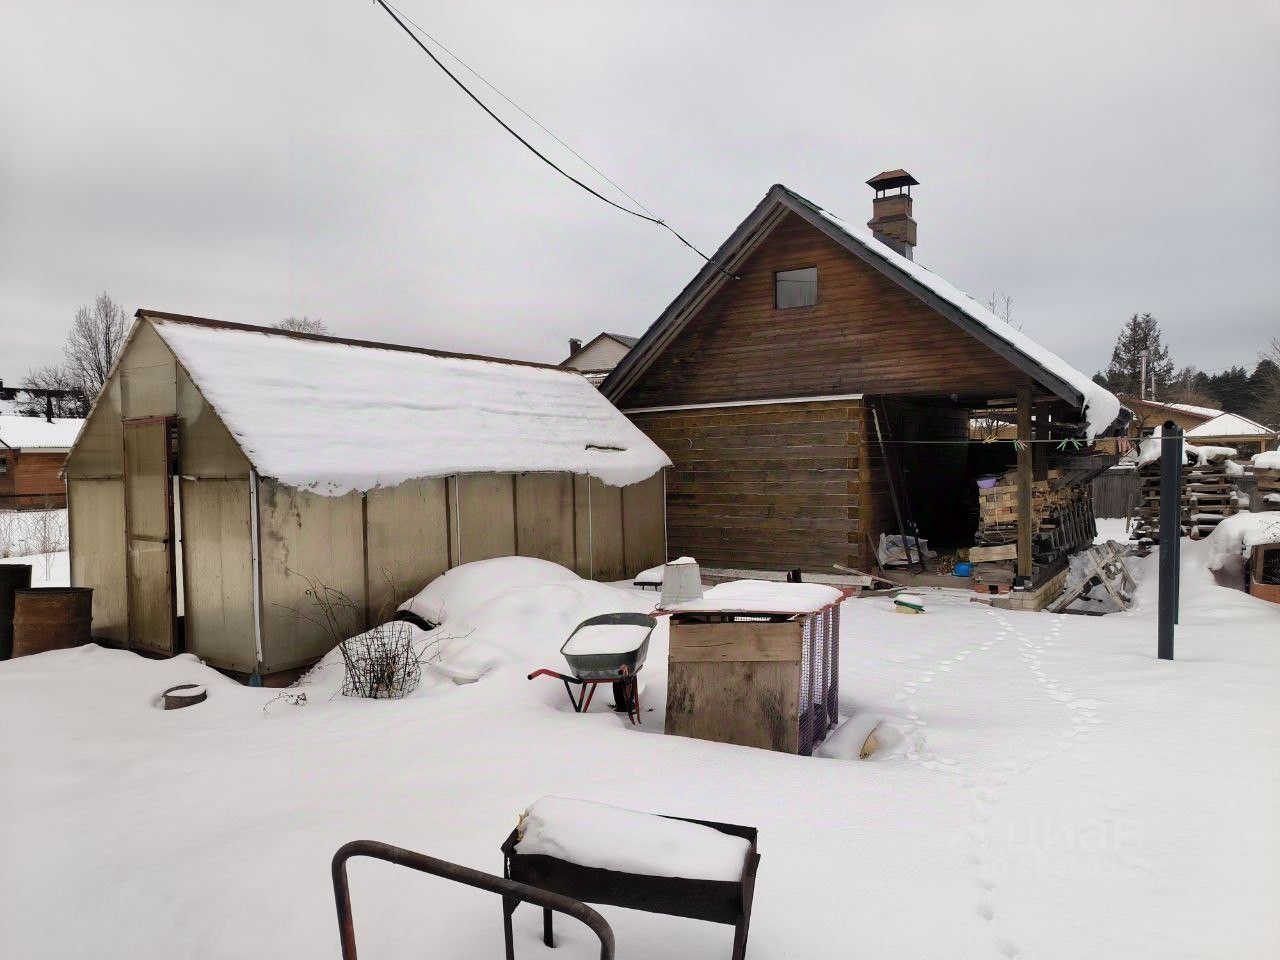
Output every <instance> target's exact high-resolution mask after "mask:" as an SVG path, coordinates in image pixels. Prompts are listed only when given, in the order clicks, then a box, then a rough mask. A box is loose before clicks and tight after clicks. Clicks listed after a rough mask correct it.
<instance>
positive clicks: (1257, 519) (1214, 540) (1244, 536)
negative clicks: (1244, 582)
mask: <svg viewBox="0 0 1280 960" xmlns="http://www.w3.org/2000/svg"><path fill="white" fill-rule="evenodd" d="M1207 542H1208V544H1209V559H1208V564H1209V569H1210V570H1215V571H1217V570H1235V569H1238V568H1239V566H1240V564H1242V563H1243V562H1244V558H1245V557H1247V556H1249V554H1250V553H1251V552H1252V551H1253V548H1254V547H1256V546H1258V545H1259V544H1262V543H1280V513H1275V512H1271V511H1268V512H1265V513H1237V514H1236V515H1235V516H1232V517H1227V518H1226V519H1225V520H1223V521H1222V522H1221V523H1219V524H1218V525H1217V526H1216V527H1214V529H1213V533H1211V534H1209V537H1208V541H1207Z"/></svg>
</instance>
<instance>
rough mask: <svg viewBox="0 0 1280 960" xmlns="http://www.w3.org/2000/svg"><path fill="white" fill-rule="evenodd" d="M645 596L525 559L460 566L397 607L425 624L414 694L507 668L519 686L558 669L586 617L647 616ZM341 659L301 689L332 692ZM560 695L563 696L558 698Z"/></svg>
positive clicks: (330, 658)
mask: <svg viewBox="0 0 1280 960" xmlns="http://www.w3.org/2000/svg"><path fill="white" fill-rule="evenodd" d="M653 606H654V599H653V596H652V594H650V595H649V596H648V597H646V596H644V595H642V594H639V593H637V592H636V591H634V590H623V589H619V588H618V587H612V586H609V585H608V584H603V583H596V582H595V581H594V580H584V579H582V578H581V577H579V576H578V575H577V574H576V573H574V572H573V571H572V570H568V569H566V568H564V567H562V566H560V565H559V564H555V563H550V562H548V561H546V560H536V559H534V558H532V557H498V558H496V559H493V560H478V561H476V562H475V563H467V564H463V565H462V566H460V567H455V568H453V569H452V570H450V571H448V572H447V573H445V574H443V575H441V576H439V577H437V578H436V579H435V580H432V581H431V583H429V584H427V586H426V587H425V588H424V589H423V590H422V592H421V593H419V594H418V595H417V596H415V597H413V598H412V599H410V600H408V601H406V602H405V603H403V604H401V606H400V609H401V610H409V611H412V612H413V613H416V614H417V615H418V616H420V617H422V618H423V619H425V620H428V621H430V622H431V623H435V624H439V626H438V627H436V629H434V630H430V631H427V630H420V629H419V628H418V627H416V626H413V627H411V629H412V630H413V634H414V647H415V649H416V650H417V651H418V653H419V655H420V656H422V657H423V659H424V661H426V663H425V667H426V669H425V670H424V673H423V678H422V684H421V686H420V687H419V688H418V693H419V694H422V693H426V692H429V691H430V690H432V689H434V688H436V687H438V686H440V685H441V684H450V683H470V682H472V681H475V680H479V679H480V678H482V677H487V676H489V675H491V674H494V673H496V672H501V669H502V668H503V667H514V668H515V669H514V670H509V671H507V673H508V674H509V675H510V677H509V678H510V679H513V680H516V679H518V680H519V681H520V682H521V683H524V682H525V677H526V675H527V674H528V673H529V672H530V671H531V670H533V669H535V668H537V667H552V668H555V669H564V668H565V666H566V664H565V663H564V658H563V657H561V655H560V646H561V644H563V643H564V641H565V640H566V639H568V637H569V634H570V633H572V632H573V629H574V628H575V627H576V626H577V625H578V624H580V623H581V622H582V621H583V620H586V619H587V618H588V617H594V616H597V615H598V614H602V613H622V612H628V613H648V612H649V611H650V610H652V609H653ZM342 671H343V667H342V655H341V653H340V652H339V651H338V650H336V649H334V650H331V651H330V652H329V653H328V654H327V655H326V656H325V657H324V659H323V660H321V661H320V663H319V664H317V665H316V668H315V669H314V670H313V671H312V672H311V673H310V674H308V675H307V677H305V678H304V679H303V681H302V683H301V685H302V686H316V687H321V688H324V689H329V688H334V689H336V688H337V686H339V685H340V684H341V682H342ZM561 695H563V694H561Z"/></svg>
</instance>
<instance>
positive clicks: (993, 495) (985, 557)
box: [970, 470, 1098, 585]
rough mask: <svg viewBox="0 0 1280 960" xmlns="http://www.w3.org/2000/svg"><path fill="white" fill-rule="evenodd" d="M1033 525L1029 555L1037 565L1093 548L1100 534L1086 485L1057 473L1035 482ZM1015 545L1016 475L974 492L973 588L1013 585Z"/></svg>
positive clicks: (1091, 497) (1016, 537) (1050, 472)
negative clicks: (975, 513) (975, 534)
mask: <svg viewBox="0 0 1280 960" xmlns="http://www.w3.org/2000/svg"><path fill="white" fill-rule="evenodd" d="M1031 523H1032V536H1031V551H1032V556H1033V559H1034V560H1035V561H1037V562H1039V561H1051V560H1053V559H1054V558H1055V557H1060V555H1062V554H1064V553H1066V552H1069V551H1071V550H1076V549H1079V548H1081V547H1085V546H1088V545H1089V544H1091V543H1093V540H1094V537H1096V536H1097V533H1098V530H1097V524H1096V521H1095V520H1094V517H1093V494H1092V490H1091V488H1090V486H1089V484H1088V483H1076V482H1074V481H1073V477H1072V476H1071V475H1068V474H1067V473H1066V472H1065V471H1061V470H1050V471H1048V474H1047V479H1045V480H1036V481H1033V482H1032V485H1031ZM1017 542H1018V485H1017V475H1016V473H1014V472H1013V471H1009V472H1008V473H1006V474H1004V475H1003V476H1002V477H1001V478H1000V481H999V483H997V484H996V486H994V487H991V488H990V489H987V490H979V491H978V532H977V537H976V546H975V547H974V548H973V550H972V551H971V552H970V553H971V557H972V559H973V561H974V567H973V577H974V582H975V584H982V583H988V584H995V583H998V584H1001V585H1003V584H1004V583H1006V582H1008V583H1011V582H1012V580H1013V569H1014V561H1015V560H1016V558H1017Z"/></svg>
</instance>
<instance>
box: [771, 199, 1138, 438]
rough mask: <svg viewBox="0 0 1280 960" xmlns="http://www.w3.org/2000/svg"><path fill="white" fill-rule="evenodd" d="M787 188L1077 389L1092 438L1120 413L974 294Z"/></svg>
mask: <svg viewBox="0 0 1280 960" xmlns="http://www.w3.org/2000/svg"><path fill="white" fill-rule="evenodd" d="M784 189H786V190H787V191H788V192H789V193H791V194H792V195H793V196H795V197H797V198H798V199H800V200H802V201H803V202H804V203H807V204H808V205H809V206H811V207H813V208H814V209H815V210H816V211H817V212H818V213H819V214H820V215H821V216H822V217H823V219H825V220H827V221H828V222H830V223H831V225H832V226H834V227H835V228H836V229H838V230H840V231H841V232H842V233H844V234H845V235H846V236H848V237H849V239H851V240H853V241H854V242H855V243H857V244H859V245H860V246H862V247H863V248H865V249H866V250H868V251H870V252H871V253H873V254H875V255H876V256H878V257H880V258H881V259H882V260H884V261H886V262H887V263H889V264H890V265H891V266H893V267H895V268H897V269H898V270H900V271H902V272H903V273H905V274H906V275H907V276H909V277H910V278H911V279H913V280H915V281H916V282H918V283H920V284H921V285H922V286H924V287H927V288H928V289H929V290H931V291H933V292H934V293H936V294H937V295H938V296H940V297H941V298H942V299H943V300H946V301H947V302H948V303H950V304H951V305H952V306H953V307H955V308H956V309H957V310H960V311H961V312H962V313H964V314H965V316H967V317H969V319H971V320H973V321H974V322H975V323H978V324H980V325H981V326H983V327H984V328H986V329H987V330H988V331H989V332H990V333H992V334H994V335H995V336H997V337H999V338H1000V339H1001V340H1003V341H1004V342H1005V343H1007V344H1008V345H1009V346H1011V347H1013V348H1014V349H1015V350H1017V351H1018V352H1019V353H1021V354H1022V355H1023V356H1025V357H1027V358H1028V359H1030V360H1032V361H1034V362H1035V363H1036V364H1038V365H1039V366H1041V367H1042V368H1044V369H1045V370H1046V371H1047V372H1048V373H1051V374H1053V375H1054V376H1056V377H1057V378H1058V379H1060V380H1062V381H1064V382H1065V383H1067V384H1069V385H1070V386H1071V387H1072V388H1074V389H1075V390H1077V391H1078V392H1079V393H1080V395H1081V397H1083V398H1084V413H1085V419H1086V421H1087V424H1088V437H1089V439H1090V440H1093V439H1096V438H1097V437H1098V436H1099V435H1100V434H1102V433H1103V431H1105V430H1106V429H1107V428H1108V427H1110V426H1111V424H1112V423H1114V422H1115V419H1116V417H1118V416H1119V415H1120V409H1121V404H1120V400H1119V398H1118V397H1116V395H1115V394H1113V393H1112V392H1111V391H1110V390H1108V389H1106V388H1105V387H1103V386H1100V385H1099V384H1097V383H1094V382H1093V378H1092V377H1089V376H1088V375H1086V374H1084V373H1082V372H1081V371H1079V370H1077V369H1076V368H1075V367H1073V366H1071V364H1069V363H1067V362H1066V361H1065V360H1063V359H1062V358H1061V357H1059V356H1058V355H1057V354H1056V353H1054V352H1053V351H1051V350H1049V349H1048V348H1047V347H1043V346H1041V345H1040V344H1039V343H1037V342H1036V341H1034V340H1032V339H1031V338H1030V337H1028V336H1027V335H1026V334H1024V333H1022V332H1021V331H1020V330H1016V329H1014V328H1013V326H1011V325H1010V324H1009V323H1007V322H1006V321H1004V320H1001V319H1000V318H999V317H997V316H996V315H995V314H994V313H992V312H991V311H990V310H988V309H987V308H986V307H984V306H983V305H982V304H980V303H979V302H978V301H977V300H975V299H974V298H973V297H972V296H970V295H969V294H967V293H965V292H964V291H963V290H961V289H959V288H958V287H956V286H954V285H952V284H951V283H950V282H948V281H947V280H944V279H943V278H942V277H940V276H938V275H937V274H936V273H934V272H933V271H931V270H929V269H928V268H926V267H924V266H922V265H921V264H919V263H916V262H915V261H914V260H909V259H907V258H906V257H904V256H902V255H901V254H899V253H897V252H896V251H894V250H891V249H890V248H889V247H887V246H885V245H884V244H883V243H880V242H879V241H878V240H876V239H875V238H874V236H872V235H871V233H870V232H869V231H864V230H861V229H858V228H856V227H853V226H852V225H850V224H848V223H846V222H845V221H844V220H842V219H840V218H839V217H837V216H836V215H835V214H833V213H831V212H830V211H829V210H826V209H824V208H822V207H820V206H819V205H818V204H816V203H814V202H813V201H812V200H808V199H806V198H804V197H802V196H801V195H800V194H798V193H796V192H795V191H794V190H791V189H790V188H788V187H784Z"/></svg>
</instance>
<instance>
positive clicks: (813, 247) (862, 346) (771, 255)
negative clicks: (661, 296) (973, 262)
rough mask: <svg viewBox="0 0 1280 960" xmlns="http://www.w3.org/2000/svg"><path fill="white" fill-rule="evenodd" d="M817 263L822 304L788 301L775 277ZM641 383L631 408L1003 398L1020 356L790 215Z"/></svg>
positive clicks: (628, 401) (624, 400) (631, 395)
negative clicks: (997, 348) (990, 343)
mask: <svg viewBox="0 0 1280 960" xmlns="http://www.w3.org/2000/svg"><path fill="white" fill-rule="evenodd" d="M815 266H816V267H817V269H818V302H817V303H816V304H814V305H813V306H810V307H795V308H790V309H778V308H777V307H775V305H774V273H775V272H777V271H779V270H790V269H795V268H800V267H815ZM738 275H739V277H740V279H737V280H733V281H730V282H729V283H727V285H726V286H725V287H724V289H723V290H721V291H720V292H719V293H717V294H716V295H715V296H714V297H713V298H712V299H711V300H710V301H709V302H708V304H707V306H706V307H705V308H704V309H703V310H702V311H701V312H700V313H699V314H698V316H696V317H694V318H693V319H692V320H691V321H690V322H689V324H688V326H687V327H686V328H685V329H684V331H683V332H682V333H681V334H680V335H679V336H678V337H677V338H676V339H675V341H674V342H673V343H672V344H671V346H670V347H669V348H668V349H667V350H666V351H665V352H664V353H663V354H662V356H660V357H658V358H657V360H656V361H655V362H654V364H653V366H652V367H650V368H649V370H648V371H646V372H645V374H644V375H643V376H642V377H641V378H640V380H639V381H638V382H637V383H636V384H635V385H634V386H633V387H632V388H631V389H630V390H628V391H627V393H626V394H624V395H623V396H622V397H620V398H618V406H619V407H620V408H621V409H623V410H624V411H628V410H631V409H634V408H643V407H653V406H674V405H683V404H696V403H715V402H725V401H736V400H762V399H769V398H784V397H804V396H821V395H824V394H826V395H831V394H848V393H865V394H872V393H877V394H892V395H898V396H948V395H950V394H952V393H955V394H957V395H959V396H962V397H964V396H974V395H981V396H999V395H1001V393H1002V392H1005V393H1006V394H1008V393H1009V392H1011V389H1012V388H1011V385H1012V384H1014V383H1015V382H1020V381H1022V380H1023V379H1024V375H1023V374H1022V373H1021V372H1019V371H1018V370H1017V369H1016V368H1015V367H1014V366H1013V365H1012V364H1011V363H1009V362H1008V361H1007V360H1005V359H1004V358H1003V357H1001V356H1000V355H999V354H997V353H995V352H993V351H992V350H990V349H989V348H987V347H986V346H984V345H983V344H981V343H979V342H978V341H977V340H976V339H974V338H973V337H971V336H969V335H968V334H967V333H965V332H963V331H962V330H960V328H959V327H957V326H955V325H954V324H953V323H951V321H949V320H947V319H946V318H945V317H942V316H941V315H939V314H937V313H935V312H934V311H933V310H932V309H931V308H929V307H928V306H926V305H925V304H924V303H922V302H921V301H920V300H918V299H916V298H915V297H914V296H912V295H911V294H909V293H907V292H906V291H905V290H903V289H902V288H901V287H899V286H898V285H897V284H895V283H893V282H892V281H891V280H889V279H887V278H886V277H884V276H882V275H881V274H880V273H878V272H877V271H876V270H874V269H873V268H871V267H869V266H867V265H866V264H865V263H863V262H862V261H861V260H858V259H857V258H856V257H854V256H853V255H852V254H850V253H849V252H848V251H846V250H844V249H843V248H842V247H840V246H839V245H838V244H836V243H835V242H834V241H832V240H830V239H829V238H827V237H826V236H824V235H823V234H821V233H819V232H818V231H817V230H815V229H814V228H813V227H811V226H810V225H809V224H807V223H806V222H805V221H804V220H802V219H800V218H799V217H797V216H795V215H794V214H788V215H787V216H786V217H784V218H783V219H782V220H781V221H780V222H779V224H778V226H777V227H775V228H774V231H773V232H772V233H771V234H770V235H769V237H768V238H766V239H765V241H764V242H763V243H762V244H761V246H760V248H759V249H758V250H757V251H756V252H755V253H753V254H752V255H751V256H750V257H748V258H747V260H746V261H745V263H744V264H743V266H742V268H741V269H740V270H739V271H738Z"/></svg>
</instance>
